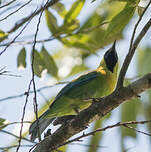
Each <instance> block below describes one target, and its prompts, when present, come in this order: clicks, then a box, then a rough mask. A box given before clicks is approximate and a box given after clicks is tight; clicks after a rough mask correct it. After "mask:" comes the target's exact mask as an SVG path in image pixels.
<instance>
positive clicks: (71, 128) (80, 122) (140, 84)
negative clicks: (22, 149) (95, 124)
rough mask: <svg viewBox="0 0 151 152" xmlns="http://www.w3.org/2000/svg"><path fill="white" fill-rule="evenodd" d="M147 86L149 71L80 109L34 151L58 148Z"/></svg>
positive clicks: (148, 86)
mask: <svg viewBox="0 0 151 152" xmlns="http://www.w3.org/2000/svg"><path fill="white" fill-rule="evenodd" d="M149 88H151V73H148V74H147V75H145V76H144V77H142V78H141V79H139V80H137V81H135V82H133V83H132V84H130V85H128V86H127V87H122V88H121V89H117V90H115V91H114V92H113V93H112V94H110V95H109V96H106V97H104V98H102V99H100V101H98V102H96V103H94V104H92V105H91V106H90V107H89V108H87V109H85V110H83V111H81V112H80V113H79V115H77V116H75V118H73V119H72V120H71V121H70V122H69V123H66V124H63V125H62V126H61V127H60V128H59V129H58V130H57V131H56V132H54V133H53V134H52V135H51V136H48V137H46V138H45V139H44V140H43V141H41V142H40V143H39V144H37V146H36V148H35V149H34V152H39V151H43V152H50V151H52V150H54V149H56V148H58V147H59V146H60V145H61V144H63V143H64V142H65V141H67V140H68V139H69V138H70V137H71V136H73V135H75V134H77V133H79V132H81V131H82V130H84V129H86V128H87V126H88V124H89V123H91V122H92V121H93V120H97V119H100V118H102V117H104V116H105V115H106V114H108V113H109V112H110V111H112V110H113V109H115V108H116V107H118V106H119V105H120V104H122V103H124V102H125V101H127V100H130V99H132V98H136V97H137V95H138V94H140V93H142V92H143V91H145V90H147V89H149ZM83 118H84V119H83Z"/></svg>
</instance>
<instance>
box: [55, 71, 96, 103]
mask: <svg viewBox="0 0 151 152" xmlns="http://www.w3.org/2000/svg"><path fill="white" fill-rule="evenodd" d="M98 75H99V74H98V72H96V71H93V72H90V73H88V74H85V75H82V76H80V77H79V78H77V79H75V80H73V81H71V82H70V83H69V84H68V85H66V86H65V87H64V88H63V89H62V90H61V91H60V92H59V93H58V95H57V96H56V98H55V100H57V99H58V98H60V97H61V96H62V95H67V94H69V92H70V91H74V90H75V89H76V88H79V87H80V86H84V85H85V84H87V83H88V82H90V81H91V80H94V79H95V78H97V77H98ZM55 100H54V101H55Z"/></svg>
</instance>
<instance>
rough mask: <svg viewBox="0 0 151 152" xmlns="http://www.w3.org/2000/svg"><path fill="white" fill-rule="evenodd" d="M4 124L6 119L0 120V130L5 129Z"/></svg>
mask: <svg viewBox="0 0 151 152" xmlns="http://www.w3.org/2000/svg"><path fill="white" fill-rule="evenodd" d="M5 122H6V119H3V118H0V130H1V129H3V128H5V127H6V126H5Z"/></svg>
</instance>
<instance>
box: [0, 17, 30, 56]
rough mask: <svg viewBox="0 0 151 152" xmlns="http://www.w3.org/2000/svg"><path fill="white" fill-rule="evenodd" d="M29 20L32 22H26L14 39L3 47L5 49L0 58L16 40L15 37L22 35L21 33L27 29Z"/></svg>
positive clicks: (0, 53)
mask: <svg viewBox="0 0 151 152" xmlns="http://www.w3.org/2000/svg"><path fill="white" fill-rule="evenodd" d="M31 20H32V18H30V20H28V22H27V23H26V25H25V26H24V27H23V28H22V30H21V31H20V32H19V33H18V34H17V35H16V36H15V37H14V39H13V40H12V41H11V42H10V43H9V44H8V45H7V46H6V47H5V49H4V50H3V51H1V52H0V56H1V55H2V54H3V53H4V52H5V51H6V50H7V48H8V47H9V46H10V45H11V44H12V43H13V42H14V41H15V40H16V39H17V37H18V36H20V35H21V34H22V32H23V31H24V30H25V28H26V27H27V25H28V24H29V23H30V21H31Z"/></svg>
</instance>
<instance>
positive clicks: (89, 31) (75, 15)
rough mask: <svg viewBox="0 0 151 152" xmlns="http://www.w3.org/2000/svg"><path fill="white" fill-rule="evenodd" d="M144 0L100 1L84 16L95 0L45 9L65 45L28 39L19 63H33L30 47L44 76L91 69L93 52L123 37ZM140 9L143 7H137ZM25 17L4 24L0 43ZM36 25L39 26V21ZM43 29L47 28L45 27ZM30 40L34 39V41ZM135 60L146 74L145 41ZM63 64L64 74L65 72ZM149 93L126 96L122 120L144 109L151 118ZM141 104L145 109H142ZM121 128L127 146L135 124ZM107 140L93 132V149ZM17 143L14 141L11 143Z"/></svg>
mask: <svg viewBox="0 0 151 152" xmlns="http://www.w3.org/2000/svg"><path fill="white" fill-rule="evenodd" d="M92 2H93V3H92V5H93V4H94V3H96V0H93V1H92ZM139 2H140V0H106V1H103V2H102V1H101V2H100V3H99V2H98V5H97V7H96V8H95V9H94V10H93V12H92V13H91V14H90V15H89V16H88V15H87V13H85V17H84V19H82V20H81V19H80V15H81V13H82V11H85V12H86V10H85V7H87V5H91V3H87V1H86V0H75V1H73V2H72V4H70V8H68V7H67V5H66V4H65V3H64V1H59V2H57V3H56V4H54V5H53V6H52V7H47V8H46V9H45V10H44V16H43V17H44V18H43V20H42V21H41V22H43V23H44V24H45V26H46V27H47V29H48V31H49V38H50V39H51V38H52V39H51V40H54V39H55V41H56V40H57V43H59V44H61V48H59V47H58V48H57V49H56V50H55V51H54V50H53V49H52V47H51V46H50V45H47V42H48V41H49V40H46V41H42V46H40V47H36V49H34V50H32V48H33V47H30V48H28V47H27V46H26V43H25V44H24V45H23V46H22V49H20V50H19V51H18V55H17V67H18V69H27V68H29V66H28V65H30V64H31V57H30V59H28V52H30V56H32V55H31V54H32V52H34V74H35V75H36V76H37V79H38V80H39V78H41V77H42V74H43V72H44V71H47V75H48V77H49V78H53V79H55V80H56V81H58V80H59V81H62V80H65V79H70V78H71V76H74V75H76V74H79V73H81V72H84V71H87V70H88V69H89V67H88V65H87V64H86V63H87V62H86V61H87V60H88V59H89V58H91V56H93V55H97V53H98V52H99V51H100V50H101V49H102V48H103V47H105V46H107V45H109V44H111V43H112V42H113V41H114V40H122V39H124V34H123V33H124V30H125V29H126V28H128V25H129V23H131V20H132V19H133V17H134V15H136V16H141V14H142V12H143V10H144V7H141V6H139V5H138V4H139ZM2 5H3V3H2V2H1V1H0V6H2ZM136 10H137V11H138V13H136ZM20 22H22V25H21V24H19V23H20ZM26 22H28V20H25V19H24V18H22V19H21V20H18V21H17V22H16V23H15V24H14V25H15V27H16V28H14V30H12V29H13V28H12V29H10V30H7V31H11V32H4V31H3V29H1V30H0V42H1V44H3V43H4V44H5V43H6V42H7V41H8V40H9V39H12V35H13V33H14V32H18V31H19V30H20V27H22V26H23V25H24V24H25V23H26ZM60 22H61V23H60ZM131 24H133V23H131ZM19 25H20V26H19ZM34 28H36V26H35V27H34ZM40 30H41V31H42V30H43V29H40ZM16 42H17V41H16ZM45 42H46V44H45ZM37 43H38V41H37ZM48 43H49V42H48ZM6 44H7V43H6ZM12 44H13V42H12ZM14 44H15V43H14ZM29 44H30V45H31V44H32V43H29ZM32 45H33V44H32ZM32 45H31V46H32ZM6 46H7V45H6ZM48 46H49V47H48ZM124 55H125V54H124ZM136 60H137V63H136V65H137V75H144V74H146V73H148V72H150V71H151V66H150V61H151V48H150V47H145V48H143V49H140V50H138V53H137V58H136ZM62 69H63V72H64V74H62V73H61V71H62ZM132 81H133V80H130V81H126V82H125V84H126V85H128V84H129V83H131V82H132ZM144 96H145V97H146V96H147V98H145V100H146V101H145V102H144V101H143V102H142V99H133V100H132V101H131V102H127V103H125V104H123V105H122V106H121V108H120V112H119V113H120V118H119V119H120V121H122V122H123V121H134V120H137V118H138V116H140V115H141V116H143V117H145V118H146V119H150V115H151V90H149V91H147V92H146V94H145V95H144ZM142 104H143V106H144V109H145V110H142V108H141V107H142ZM47 108H48V105H47V103H46V102H45V103H44V104H43V106H41V107H40V110H39V114H41V113H42V112H43V111H45V110H46V109H47ZM108 118H109V117H108ZM108 118H105V119H104V120H98V121H96V122H95V124H94V127H93V128H92V129H93V130H95V129H96V128H100V127H101V126H102V123H103V122H106V120H107V119H108ZM4 122H5V119H3V118H0V129H5V128H1V126H3V125H4ZM133 126H134V125H133ZM135 127H137V126H135ZM147 127H148V131H149V132H150V133H151V125H148V126H147ZM27 133H28V132H27V130H26V131H25V132H24V134H23V136H24V137H26V136H27ZM120 133H121V147H122V148H123V150H124V149H125V148H126V147H124V140H125V139H126V138H127V137H131V138H134V139H135V140H137V133H136V132H134V131H133V130H130V129H127V128H126V129H125V128H121V129H120ZM102 140H103V139H102V133H98V134H96V135H95V136H91V137H90V138H89V144H90V145H95V146H94V147H91V146H90V147H89V148H88V151H89V152H92V151H93V152H97V151H98V149H99V148H97V145H99V143H100V141H102ZM16 141H17V140H15V142H14V141H13V142H12V143H13V144H14V143H16ZM12 143H9V144H10V145H11V144H12ZM67 147H68V146H63V147H61V148H60V149H59V150H60V151H67V150H66V149H67Z"/></svg>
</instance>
